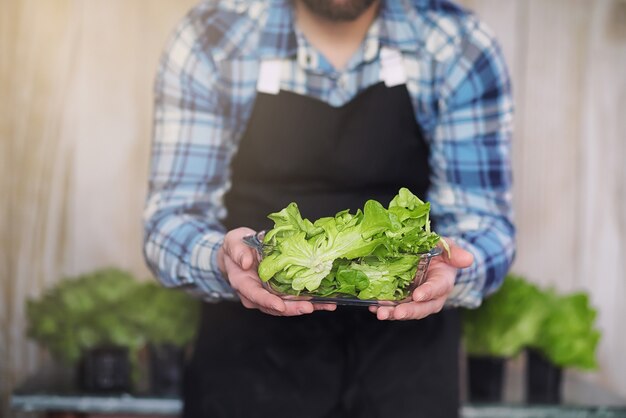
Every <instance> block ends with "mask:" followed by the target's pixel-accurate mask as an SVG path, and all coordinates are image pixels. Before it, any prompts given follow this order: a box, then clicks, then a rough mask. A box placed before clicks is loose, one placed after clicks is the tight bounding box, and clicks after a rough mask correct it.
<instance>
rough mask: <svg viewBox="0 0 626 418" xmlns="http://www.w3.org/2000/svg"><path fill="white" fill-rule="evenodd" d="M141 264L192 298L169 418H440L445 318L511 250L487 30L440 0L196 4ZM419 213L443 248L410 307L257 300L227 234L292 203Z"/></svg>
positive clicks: (158, 125) (306, 210) (506, 134)
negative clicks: (195, 309)
mask: <svg viewBox="0 0 626 418" xmlns="http://www.w3.org/2000/svg"><path fill="white" fill-rule="evenodd" d="M154 121H155V122H154V123H155V127H154V144H153V157H152V169H151V182H150V193H149V196H148V200H147V204H146V210H145V246H144V253H145V257H146V260H147V263H148V265H149V266H150V268H151V269H152V271H153V272H154V274H155V276H156V277H157V278H158V279H159V280H160V281H161V282H162V283H163V284H164V285H165V286H168V287H173V288H183V289H186V290H188V291H189V292H190V293H192V294H194V295H197V296H199V297H201V298H202V299H203V300H204V301H205V302H206V303H203V309H202V323H201V326H200V330H199V334H198V338H197V342H196V345H195V350H194V354H193V358H192V360H191V362H190V364H189V366H188V368H187V371H186V377H185V385H184V413H183V416H184V417H185V418H220V417H227V418H237V417H245V418H249V417H271V418H280V417H290V418H291V417H298V418H307V417H315V418H332V417H341V418H346V417H358V418H368V417H372V418H373V417H381V418H389V417H394V418H399V417H412V418H417V417H427V418H435V417H445V418H452V417H455V416H458V413H459V412H458V411H459V373H458V368H459V365H458V357H459V356H458V353H459V335H460V325H459V317H458V311H457V309H456V307H459V306H465V307H470V308H472V307H477V306H478V305H480V303H481V300H482V299H483V297H485V296H486V295H488V294H489V293H491V292H493V291H495V290H496V289H497V288H498V286H499V285H500V284H501V282H502V280H503V278H504V276H505V274H506V272H507V270H508V268H509V266H510V263H511V261H512V259H513V254H514V248H515V246H514V236H515V229H514V226H513V223H512V219H511V193H510V190H511V167H510V156H509V152H510V139H511V125H512V124H511V122H512V103H511V90H510V83H509V78H508V75H507V71H506V67H505V64H504V61H503V58H502V54H501V52H500V49H499V48H498V46H497V44H496V42H495V41H494V38H493V36H492V35H491V33H490V32H489V30H488V29H486V28H485V26H484V25H483V24H482V23H481V22H480V21H479V20H478V19H477V18H476V16H474V15H473V14H471V13H470V12H468V11H466V10H464V9H462V8H460V7H458V6H456V5H454V4H452V3H450V2H448V1H447V0H267V1H257V0H251V1H245V0H230V1H219V2H218V1H217V0H211V1H206V2H203V3H201V4H199V5H198V6H197V7H195V8H194V9H193V10H191V12H190V13H189V14H188V15H187V16H186V17H185V19H184V20H183V21H182V22H181V23H180V24H179V26H178V27H177V28H176V30H175V32H174V34H173V36H172V38H171V40H170V42H169V45H168V46H167V49H166V52H165V54H164V56H163V59H162V61H161V66H160V70H159V74H158V78H157V82H156V106H155V119H154ZM401 187H407V188H409V189H410V190H411V191H412V192H413V193H414V194H416V195H417V196H419V197H420V198H422V199H425V200H428V201H429V202H430V203H431V217H432V221H433V228H434V230H435V231H437V232H438V233H440V234H441V235H445V236H446V240H447V241H448V243H449V244H450V246H451V252H450V253H449V254H448V255H444V256H443V257H442V258H440V259H436V260H434V261H433V262H432V263H431V267H430V269H429V271H428V273H427V281H426V283H425V284H424V285H422V286H420V287H418V288H417V289H416V290H415V291H414V292H413V294H412V301H411V302H407V303H402V304H400V305H397V306H395V307H390V306H384V307H370V308H369V309H368V308H361V307H356V308H355V307H351V308H350V307H345V306H341V307H338V308H337V307H336V306H335V305H328V304H312V303H310V302H306V301H298V302H296V301H285V300H282V299H281V298H279V297H277V296H276V295H273V294H271V293H269V292H267V291H266V290H265V289H264V288H263V287H262V286H261V282H260V280H259V277H258V274H257V267H258V261H257V258H256V256H255V253H254V252H253V250H252V249H250V248H248V247H246V246H245V245H244V244H243V242H242V238H243V237H244V236H246V235H250V234H252V233H254V232H255V231H258V230H261V229H266V228H269V227H271V226H272V225H271V224H270V223H269V222H270V221H269V220H268V219H267V215H268V214H269V213H272V212H276V211H278V210H280V209H281V208H283V207H285V206H287V204H289V203H290V202H297V203H298V206H299V207H300V210H301V212H302V214H303V216H305V217H307V218H309V219H312V220H314V219H318V218H321V217H324V216H333V215H334V214H335V213H337V212H338V211H341V210H344V209H348V208H350V209H352V211H354V210H356V209H357V208H361V207H363V204H364V203H365V201H367V200H368V199H376V200H378V201H379V202H382V203H383V204H386V203H387V202H389V200H390V199H391V198H392V197H393V196H394V195H395V194H396V193H397V192H398V190H399V189H400V188H401Z"/></svg>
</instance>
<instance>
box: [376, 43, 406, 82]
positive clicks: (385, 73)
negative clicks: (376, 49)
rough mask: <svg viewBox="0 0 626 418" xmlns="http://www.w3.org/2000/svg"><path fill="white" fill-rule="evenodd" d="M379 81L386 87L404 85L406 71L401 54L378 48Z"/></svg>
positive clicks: (392, 50)
mask: <svg viewBox="0 0 626 418" xmlns="http://www.w3.org/2000/svg"><path fill="white" fill-rule="evenodd" d="M380 79H381V80H382V81H384V82H385V85H386V86H387V87H394V86H399V85H401V84H405V83H406V69H405V68H404V59H403V58H402V53H401V52H400V51H398V50H397V49H391V48H388V47H386V46H383V47H382V48H380Z"/></svg>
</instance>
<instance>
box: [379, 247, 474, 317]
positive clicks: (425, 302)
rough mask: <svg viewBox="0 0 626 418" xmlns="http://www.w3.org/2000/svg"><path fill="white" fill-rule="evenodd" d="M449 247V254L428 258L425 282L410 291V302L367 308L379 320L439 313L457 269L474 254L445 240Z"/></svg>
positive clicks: (452, 285)
mask: <svg viewBox="0 0 626 418" xmlns="http://www.w3.org/2000/svg"><path fill="white" fill-rule="evenodd" d="M446 242H447V243H448V245H449V246H450V255H449V256H448V253H447V252H446V251H444V252H443V254H442V255H441V256H439V257H435V258H433V259H432V260H431V261H430V266H429V268H428V272H427V273H426V281H425V282H424V283H423V284H422V285H421V286H419V287H418V288H417V289H415V290H414V291H413V295H412V299H413V301H411V302H406V303H401V304H399V305H397V306H370V311H371V312H372V313H375V314H376V317H377V318H378V319H380V320H409V319H422V318H425V317H427V316H428V315H431V314H434V313H437V312H440V311H441V310H442V309H443V305H444V303H445V302H446V299H447V298H448V296H449V295H450V293H451V292H452V289H453V288H454V279H455V278H456V272H457V270H458V269H460V268H465V267H469V266H471V265H472V263H473V262H474V256H472V254H471V253H470V252H468V251H466V250H464V249H463V248H461V247H459V246H458V245H456V244H455V243H454V242H452V241H451V240H450V239H446Z"/></svg>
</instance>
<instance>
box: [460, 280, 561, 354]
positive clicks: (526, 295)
mask: <svg viewBox="0 0 626 418" xmlns="http://www.w3.org/2000/svg"><path fill="white" fill-rule="evenodd" d="M548 309H549V307H548V306H547V304H546V303H545V296H544V293H542V291H541V290H540V289H539V288H538V287H537V286H535V285H534V284H532V283H529V282H527V281H526V280H524V279H523V278H521V277H519V276H515V275H512V274H509V275H507V277H506V278H505V279H504V283H503V284H502V286H501V287H500V289H499V290H498V292H496V293H495V294H493V295H492V296H490V297H488V298H487V299H485V301H484V302H483V304H482V305H481V307H480V308H478V309H475V310H465V311H463V343H464V346H465V350H466V351H467V353H468V354H470V355H473V356H494V357H513V356H515V355H517V354H518V353H519V352H520V351H521V350H523V349H524V348H525V347H526V346H528V345H529V344H531V343H533V342H534V341H536V340H537V336H538V334H539V332H540V328H541V325H542V323H543V321H544V320H545V318H546V315H547V314H548Z"/></svg>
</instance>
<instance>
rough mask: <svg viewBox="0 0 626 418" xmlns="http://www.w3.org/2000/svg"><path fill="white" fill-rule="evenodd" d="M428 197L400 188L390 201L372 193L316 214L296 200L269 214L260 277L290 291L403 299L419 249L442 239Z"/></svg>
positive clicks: (280, 289)
mask: <svg viewBox="0 0 626 418" xmlns="http://www.w3.org/2000/svg"><path fill="white" fill-rule="evenodd" d="M429 212H430V204H429V203H428V202H423V201H422V200H420V199H419V198H418V197H417V196H415V195H414V194H413V193H411V192H410V191H409V190H408V189H406V188H402V189H400V191H399V192H398V195H397V196H395V197H394V198H393V200H392V201H391V202H390V203H389V206H388V208H385V207H384V206H383V205H382V204H381V203H380V202H377V201H375V200H368V201H367V202H366V203H365V205H364V207H363V210H360V209H359V210H357V211H356V213H354V214H352V213H350V211H349V210H343V211H341V212H339V213H337V214H336V215H335V216H332V217H324V218H320V219H317V220H316V221H315V222H311V221H310V220H308V219H304V218H302V216H301V214H300V211H299V209H298V205H297V204H296V203H290V204H289V205H288V206H287V207H286V208H284V209H282V210H281V211H280V212H276V213H272V214H270V215H269V216H268V217H269V218H270V219H271V220H273V221H274V227H273V228H272V229H271V230H270V231H268V232H267V233H266V235H265V238H264V245H265V248H267V251H266V253H265V254H264V258H263V260H262V261H261V263H260V264H259V277H261V279H262V280H263V281H266V282H267V281H269V282H270V283H271V284H272V286H273V287H274V288H275V289H276V290H279V291H281V292H283V293H288V294H296V295H297V294H301V292H306V293H307V294H314V295H318V296H332V295H340V294H343V295H351V296H355V297H358V298H360V299H402V298H404V297H406V296H407V288H408V286H409V284H410V282H411V281H412V279H413V277H414V276H415V272H416V270H417V264H418V262H419V259H420V256H419V254H423V253H427V252H428V251H430V250H431V249H432V248H433V247H435V246H436V245H437V243H438V242H439V241H440V237H439V235H437V234H436V233H434V232H432V231H431V230H430V221H429Z"/></svg>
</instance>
